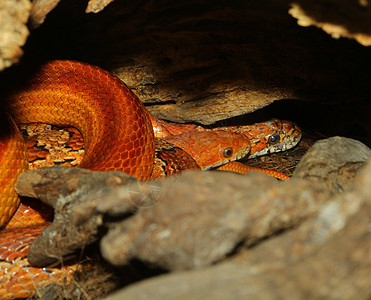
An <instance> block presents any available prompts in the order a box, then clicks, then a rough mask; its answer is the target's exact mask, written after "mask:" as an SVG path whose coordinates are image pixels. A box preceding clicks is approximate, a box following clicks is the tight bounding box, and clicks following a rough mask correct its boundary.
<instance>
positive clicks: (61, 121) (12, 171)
mask: <svg viewBox="0 0 371 300" xmlns="http://www.w3.org/2000/svg"><path fill="white" fill-rule="evenodd" d="M8 110H9V112H10V114H11V116H12V117H13V119H14V121H13V119H12V118H8V117H6V118H5V117H4V118H3V122H5V123H6V124H1V125H3V126H2V129H3V130H2V132H1V137H0V169H1V173H0V181H1V183H2V184H1V187H0V226H3V225H4V224H6V223H7V222H8V220H9V218H10V217H11V216H12V215H13V214H14V212H15V210H16V208H17V207H18V204H19V198H18V195H17V194H16V193H15V191H14V188H13V186H14V184H15V181H16V179H17V176H18V175H19V174H20V173H21V172H23V171H25V170H26V169H27V166H28V161H27V151H26V149H25V146H24V142H23V140H22V137H21V134H20V133H19V131H18V130H17V129H16V126H15V124H14V123H18V124H19V123H31V122H40V123H48V124H55V125H60V126H74V127H76V128H78V129H79V130H80V131H81V133H82V135H83V138H84V146H85V156H84V159H83V161H82V163H81V164H80V167H83V168H88V169H92V170H121V171H124V172H126V173H128V174H131V175H133V176H135V177H137V178H138V179H140V180H146V179H149V178H155V177H159V176H161V175H159V174H156V171H154V170H156V167H154V160H155V139H154V137H155V136H156V137H162V138H164V139H165V140H166V141H167V142H170V143H171V144H174V145H177V146H179V147H180V148H182V149H183V150H185V151H186V152H187V153H188V154H190V155H191V157H192V158H193V159H194V160H195V161H196V164H197V165H198V166H199V167H200V168H202V169H208V168H210V167H216V166H220V165H223V164H226V163H228V162H230V161H233V160H236V159H239V158H241V157H243V156H245V155H247V154H248V152H249V151H250V156H256V155H261V154H262V153H263V154H264V152H265V151H267V152H269V151H271V152H274V151H280V150H281V151H282V150H285V149H288V148H291V147H293V146H294V145H295V144H296V143H297V142H298V141H299V140H300V136H301V133H300V129H298V128H297V127H296V126H295V125H294V124H292V123H290V122H287V121H278V120H273V121H270V122H267V123H262V124H255V125H251V126H250V127H249V128H248V130H246V128H244V127H243V126H241V127H238V126H236V127H230V128H228V129H230V130H232V131H234V132H227V131H225V130H223V129H226V128H220V129H219V130H216V131H215V130H210V129H205V128H203V127H201V126H195V125H179V124H169V123H165V122H162V121H159V120H156V119H155V118H154V117H152V116H151V115H150V114H149V113H148V111H147V110H146V109H145V108H144V106H143V105H142V103H141V102H140V101H139V99H138V98H137V97H136V96H135V95H134V94H133V93H132V92H131V91H130V89H129V88H128V87H127V86H126V85H125V84H124V83H123V82H122V81H121V80H119V79H118V78H116V77H115V76H113V75H112V74H110V73H109V72H107V71H104V70H102V69H100V68H98V67H94V66H91V65H88V64H85V63H80V62H74V61H52V62H49V63H46V64H44V65H43V66H41V68H40V70H39V71H38V72H37V73H36V74H35V76H34V77H33V78H32V80H31V81H30V82H28V83H27V85H26V87H25V88H24V89H23V90H20V91H17V92H16V93H14V94H12V95H11V97H10V98H9V107H8ZM254 126H255V127H254ZM179 134H182V135H179ZM174 135H176V136H174ZM209 137H210V141H211V142H207V140H208V139H209ZM254 139H255V140H254ZM202 141H204V142H202ZM190 145H191V146H192V147H190ZM197 146H198V147H199V148H198V149H197V148H196V147H197ZM205 147H210V149H208V151H206V150H205ZM250 148H251V149H250ZM195 149H196V150H195ZM269 149H271V150H269ZM185 168H186V167H185ZM223 168H224V169H225V170H232V171H236V172H239V173H245V172H246V171H247V170H249V167H242V166H241V165H240V164H239V163H235V162H233V163H231V162H230V163H228V164H227V165H226V167H224V166H222V167H221V168H220V169H222V170H223ZM277 174H278V173H277ZM34 230H35V231H39V229H38V228H37V226H36V227H34ZM9 232H12V231H9ZM0 252H1V251H0ZM8 254H9V253H8ZM0 259H1V257H0ZM0 264H1V263H0ZM0 267H1V266H0ZM30 270H31V269H30ZM0 274H1V270H0ZM3 276H4V275H3ZM8 281H10V279H9V280H8ZM14 289H15V288H14ZM15 292H20V291H19V290H18V291H15ZM23 292H24V291H23ZM2 293H8V294H7V295H5V296H4V294H2ZM29 295H30V294H29V293H28V294H27V293H26V294H25V293H23V294H22V293H20V294H17V293H15V294H11V292H10V291H9V287H8V290H6V291H5V292H4V291H2V290H1V279H0V297H6V296H8V297H24V296H29Z"/></svg>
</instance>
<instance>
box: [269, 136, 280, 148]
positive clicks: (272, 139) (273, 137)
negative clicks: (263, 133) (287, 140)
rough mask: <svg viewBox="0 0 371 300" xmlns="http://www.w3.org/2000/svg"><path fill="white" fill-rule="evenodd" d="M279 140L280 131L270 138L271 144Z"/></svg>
mask: <svg viewBox="0 0 371 300" xmlns="http://www.w3.org/2000/svg"><path fill="white" fill-rule="evenodd" d="M279 140H280V135H279V134H278V133H276V134H274V135H271V136H270V137H269V138H268V143H269V144H271V145H274V144H277V143H278V141H279Z"/></svg>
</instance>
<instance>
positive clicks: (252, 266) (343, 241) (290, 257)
mask: <svg viewBox="0 0 371 300" xmlns="http://www.w3.org/2000/svg"><path fill="white" fill-rule="evenodd" d="M293 182H294V181H293ZM370 182H371V161H369V162H368V165H367V167H366V168H365V169H364V170H362V171H361V172H360V173H359V175H357V176H356V178H355V181H354V184H353V185H352V187H351V188H348V190H347V192H345V193H340V194H337V195H335V196H334V197H333V198H332V199H331V200H330V201H328V202H327V203H326V204H324V205H323V206H322V207H321V208H320V209H319V210H318V211H317V213H315V214H314V215H313V216H312V217H310V218H308V219H307V220H306V221H305V222H303V223H302V224H301V225H300V226H299V227H297V228H293V229H292V230H288V231H286V232H284V233H283V234H281V235H278V236H273V237H271V238H270V239H268V240H266V241H264V242H261V243H258V244H257V245H254V246H253V247H251V248H249V249H246V250H244V251H241V252H240V253H239V254H237V255H234V256H233V257H231V258H229V259H227V260H226V261H224V262H222V263H220V264H217V265H215V266H213V267H210V268H206V269H203V270H196V271H188V272H180V273H172V274H169V275H164V276H161V277H157V278H153V279H149V280H146V281H143V282H140V283H137V284H134V285H132V286H130V287H128V288H126V289H124V290H122V291H120V292H117V293H116V294H114V295H112V296H110V297H108V298H106V299H107V300H108V299H109V300H114V299H133V298H135V299H148V298H151V299H206V298H209V299H210V298H212V299H231V298H233V299H287V298H289V299H308V298H310V299H324V298H326V299H368V298H369V297H370V295H371V286H370V284H369V278H370V276H371V251H370V249H371V236H370V231H369V223H370V215H371V202H370V199H371V198H370V195H371V190H370V184H369V183H370ZM302 192H303V193H306V192H307V191H304V190H303V191H302Z"/></svg>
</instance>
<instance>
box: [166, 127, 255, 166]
mask: <svg viewBox="0 0 371 300" xmlns="http://www.w3.org/2000/svg"><path fill="white" fill-rule="evenodd" d="M166 141H168V142H170V143H172V144H174V145H176V146H178V147H179V148H181V149H183V150H184V151H186V152H187V153H188V154H189V155H190V156H191V157H192V158H193V159H194V160H195V161H196V163H197V165H198V166H199V167H200V168H201V169H202V170H209V169H211V168H215V167H218V166H221V165H223V164H226V163H228V162H230V161H234V160H238V159H241V158H243V157H245V156H246V155H247V154H248V153H249V152H250V139H249V138H248V137H247V136H245V135H243V134H240V133H234V132H228V131H224V130H215V131H212V132H210V131H199V132H192V133H184V134H180V135H176V136H172V137H169V138H166Z"/></svg>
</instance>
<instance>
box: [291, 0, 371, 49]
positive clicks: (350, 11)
mask: <svg viewBox="0 0 371 300" xmlns="http://www.w3.org/2000/svg"><path fill="white" fill-rule="evenodd" d="M368 6H369V3H368V1H367V0H360V1H354V2H353V1H351V2H349V1H338V0H332V1H331V0H330V1H318V2H317V3H315V4H314V3H313V2H312V1H308V0H295V2H293V3H292V4H291V9H290V10H289V13H290V14H291V15H292V16H293V17H294V18H296V19H298V24H299V25H300V26H304V27H307V26H311V25H314V26H316V27H318V28H321V29H322V30H323V31H325V32H327V33H328V34H330V35H331V36H332V37H333V38H335V39H339V38H340V37H347V38H353V39H355V40H356V41H357V42H358V43H360V44H362V45H364V46H371V32H370V25H371V24H370V17H371V13H370V10H369V9H368Z"/></svg>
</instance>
